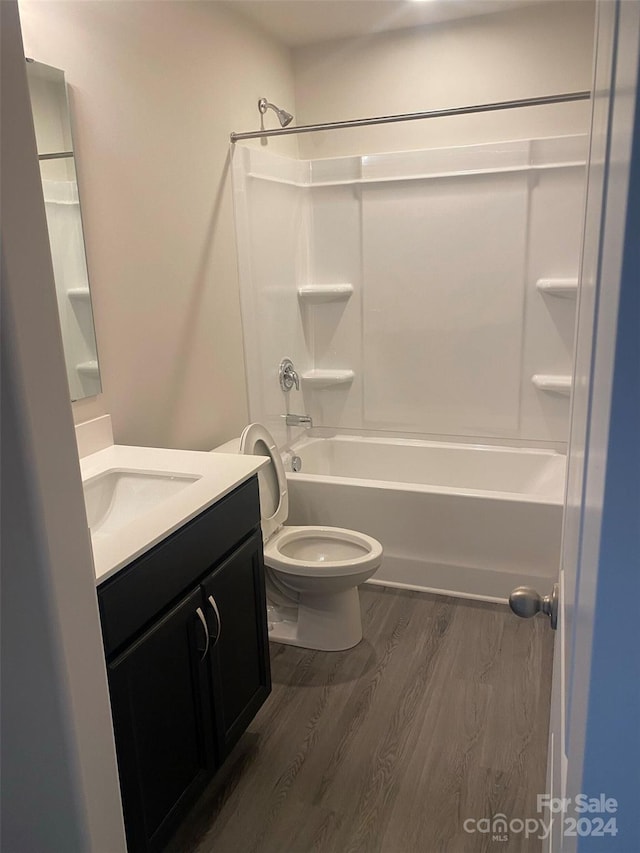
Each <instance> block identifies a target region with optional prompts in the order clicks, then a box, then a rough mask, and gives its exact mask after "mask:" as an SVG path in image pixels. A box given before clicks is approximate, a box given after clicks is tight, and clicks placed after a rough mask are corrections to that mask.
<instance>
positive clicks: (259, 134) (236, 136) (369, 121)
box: [230, 91, 591, 142]
mask: <svg viewBox="0 0 640 853" xmlns="http://www.w3.org/2000/svg"><path fill="white" fill-rule="evenodd" d="M590 97H591V92H588V91H583V92H565V93H564V94H562V95H545V96H544V97H542V98H521V99H520V100H517V101H497V102H496V103H494V104H476V105H475V106H471V107H451V108H450V109H446V110H427V111H425V112H421V113H401V114H400V115H393V116H377V117H376V118H356V119H351V120H350V121H329V122H324V123H323V124H301V125H299V126H298V127H295V126H294V127H291V126H289V127H278V128H276V129H274V130H251V131H248V132H247V133H231V134H230V139H231V142H239V141H240V140H242V139H261V138H263V137H265V136H287V135H288V134H290V133H312V132H313V131H315V130H341V129H343V128H347V127H368V126H369V125H373V124H393V123H394V122H397V121H416V119H423V118H445V117H446V116H462V115H470V114H472V113H488V112H492V111H493V110H513V109H517V108H518V107H544V106H546V105H547V104H564V103H567V102H569V101H586V100H588V99H589V98H590Z"/></svg>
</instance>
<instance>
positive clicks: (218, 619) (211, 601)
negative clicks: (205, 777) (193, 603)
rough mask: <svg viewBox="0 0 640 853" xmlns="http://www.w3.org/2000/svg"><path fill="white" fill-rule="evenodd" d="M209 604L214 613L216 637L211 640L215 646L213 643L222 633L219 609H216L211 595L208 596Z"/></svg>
mask: <svg viewBox="0 0 640 853" xmlns="http://www.w3.org/2000/svg"><path fill="white" fill-rule="evenodd" d="M209 604H210V605H211V606H212V607H213V612H214V613H215V614H216V622H217V627H216V638H215V640H214V641H213V645H214V646H215V644H216V643H217V642H218V640H219V639H220V634H221V633H222V621H221V620H220V611H219V610H218V605H217V604H216V600H215V598H214V597H213V596H212V595H210V596H209Z"/></svg>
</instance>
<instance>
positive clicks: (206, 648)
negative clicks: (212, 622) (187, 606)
mask: <svg viewBox="0 0 640 853" xmlns="http://www.w3.org/2000/svg"><path fill="white" fill-rule="evenodd" d="M196 614H197V616H198V619H199V620H200V621H201V622H202V627H203V628H204V636H205V638H206V639H205V646H204V651H203V652H202V657H201V658H200V663H202V661H203V660H204V659H205V658H206V656H207V652H208V651H209V626H208V625H207V620H206V619H205V618H204V613H203V612H202V608H201V607H198V608H197V610H196Z"/></svg>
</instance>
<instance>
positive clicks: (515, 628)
mask: <svg viewBox="0 0 640 853" xmlns="http://www.w3.org/2000/svg"><path fill="white" fill-rule="evenodd" d="M360 595H361V602H362V615H363V626H364V639H363V640H362V642H361V643H360V644H359V645H358V646H357V647H356V648H354V649H351V650H349V651H346V652H315V651H309V650H305V649H298V648H294V647H292V646H282V645H276V644H272V645H271V658H272V677H273V693H272V695H271V696H270V697H269V699H268V700H267V702H266V704H265V705H264V707H263V708H262V710H261V711H260V713H259V714H258V716H257V717H256V719H255V720H254V722H253V723H252V725H251V726H250V728H249V731H248V732H247V733H246V734H245V735H244V737H243V738H242V740H241V741H240V743H239V744H238V746H237V747H236V749H235V750H234V752H233V753H232V754H231V755H230V756H229V758H228V760H227V762H226V763H225V766H224V768H223V769H222V771H220V776H221V777H222V778H217V779H216V780H214V782H213V783H212V784H211V786H210V787H209V789H208V790H207V791H205V793H204V794H203V795H202V797H201V798H200V800H199V801H198V803H197V804H196V805H195V807H194V809H193V810H192V812H191V814H190V815H189V817H188V818H187V820H186V821H185V823H184V824H183V825H182V827H181V828H180V829H179V830H178V833H177V835H176V836H175V837H174V839H173V840H172V842H171V843H170V845H169V847H168V851H169V852H170V853H440V851H442V853H467V851H472V853H482V851H503V853H516V851H518V853H519V851H526V853H529V851H539V850H541V842H540V841H539V840H537V839H536V838H529V839H528V840H526V839H525V838H524V833H517V832H516V833H511V834H510V837H509V839H508V840H503V841H499V840H497V839H496V840H492V836H491V834H488V833H479V832H475V833H468V832H465V829H464V822H465V820H466V819H467V818H472V819H476V820H477V819H480V818H487V817H492V816H493V815H496V814H498V813H502V814H504V815H506V816H507V819H509V820H511V819H514V818H521V819H523V820H524V819H526V818H535V817H539V815H538V814H537V812H536V794H538V793H541V792H543V791H544V790H545V766H546V757H547V726H548V713H549V700H550V689H551V683H550V681H551V661H552V650H553V634H552V631H551V630H550V628H549V623H548V620H545V619H542V618H541V617H537V618H535V619H529V620H523V619H518V618H516V617H515V616H513V615H512V614H511V613H510V612H509V610H508V608H507V607H506V606H499V605H494V604H487V603H483V602H473V601H464V600H461V599H454V598H446V597H443V596H436V595H427V594H424V593H417V592H412V591H407V590H398V589H389V588H384V587H378V586H372V585H365V586H364V587H361V588H360ZM467 826H468V827H470V826H472V825H471V824H467Z"/></svg>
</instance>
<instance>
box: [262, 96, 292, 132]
mask: <svg viewBox="0 0 640 853" xmlns="http://www.w3.org/2000/svg"><path fill="white" fill-rule="evenodd" d="M258 109H259V110H260V115H264V114H265V113H266V111H267V110H273V111H274V113H275V114H276V115H277V116H278V121H279V122H280V127H286V126H287V125H288V124H291V122H292V121H293V116H292V115H291V113H288V112H287V111H286V110H281V109H280V107H276V105H275V104H270V103H269V101H268V100H267V99H266V98H260V100H259V101H258Z"/></svg>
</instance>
